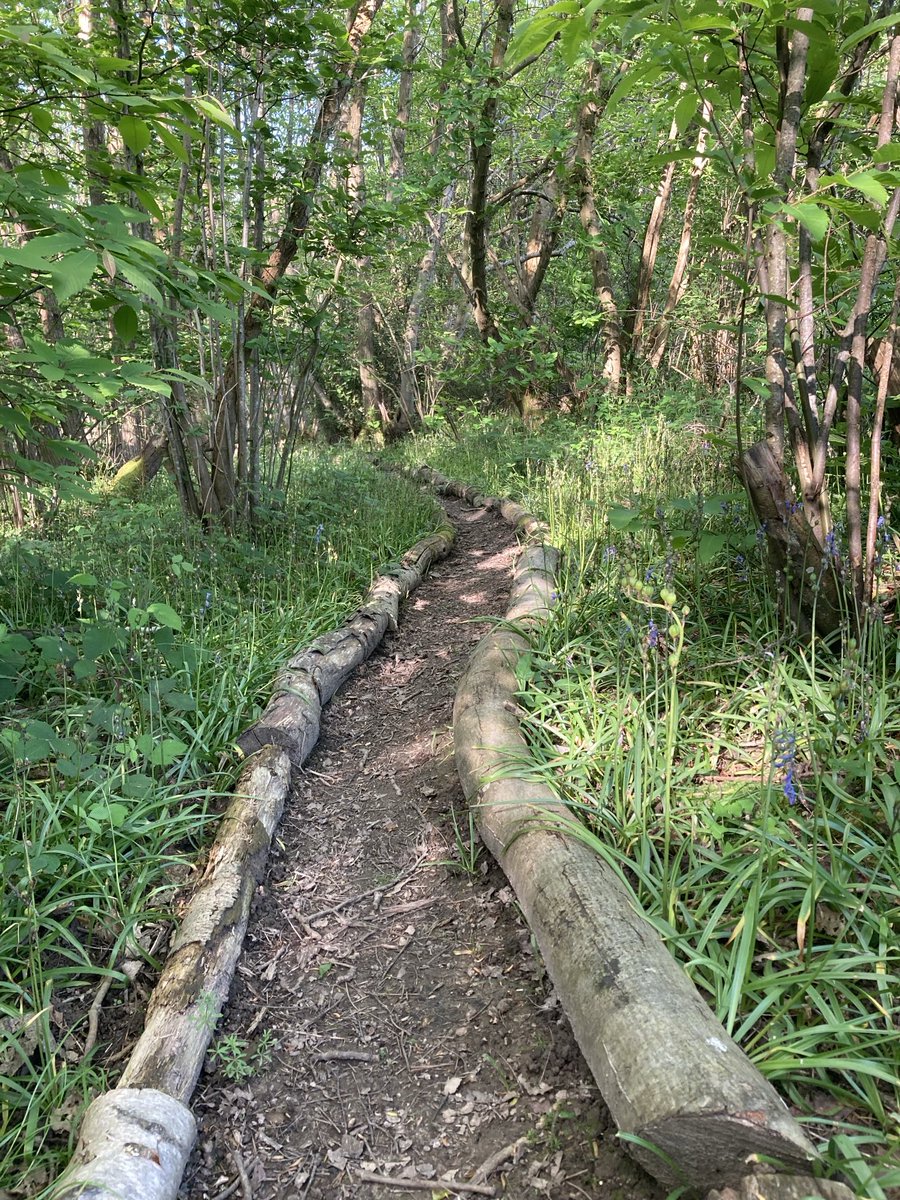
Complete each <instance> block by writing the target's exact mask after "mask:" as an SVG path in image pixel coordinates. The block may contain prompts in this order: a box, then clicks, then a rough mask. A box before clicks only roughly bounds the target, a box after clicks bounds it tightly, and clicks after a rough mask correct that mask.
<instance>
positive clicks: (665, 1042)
mask: <svg viewBox="0 0 900 1200" xmlns="http://www.w3.org/2000/svg"><path fill="white" fill-rule="evenodd" d="M520 519H521V518H520ZM556 565H557V552H556V551H555V550H553V549H552V548H551V547H548V546H546V545H542V544H535V545H532V546H529V547H527V548H526V549H525V551H524V552H523V554H522V556H521V558H520V560H519V565H518V568H517V571H516V576H515V581H514V585H513V591H512V596H511V602H510V608H509V611H508V613H507V619H508V621H509V622H518V623H520V624H523V623H524V624H526V625H527V624H528V623H529V622H534V621H539V620H541V619H542V618H544V617H545V616H546V615H547V613H548V612H549V608H550V599H551V590H552V588H553V585H554V573H555V569H556ZM526 649H527V642H526V640H525V638H524V637H523V636H522V635H521V634H520V633H518V632H516V631H515V630H514V629H513V628H511V627H509V626H508V625H507V626H504V627H499V628H497V629H496V630H494V631H493V632H491V633H489V634H488V635H487V636H486V637H485V638H484V639H483V640H482V641H481V643H480V644H479V646H478V648H477V650H476V651H475V654H474V655H473V657H472V660H471V663H470V665H469V668H468V670H467V672H466V674H465V676H464V677H463V680H462V682H461V684H460V687H459V691H458V692H457V698H456V704H455V708H454V738H455V742H456V763H457V770H458V772H459V775H460V779H461V781H462V784H463V789H464V791H465V793H466V796H467V798H468V800H469V802H470V804H472V805H473V806H474V807H475V812H476V817H477V820H478V825H479V829H480V831H481V835H482V837H483V838H484V841H485V843H486V844H487V846H488V848H489V849H490V850H491V852H492V853H493V854H494V856H495V857H496V858H497V860H498V862H499V863H500V865H501V866H502V867H503V870H504V871H505V873H506V875H507V878H508V879H509V881H510V883H511V884H512V886H513V888H514V890H515V892H516V895H517V897H518V899H519V902H520V904H521V906H522V910H523V912H524V914H525V916H526V918H527V920H528V923H529V925H530V927H531V929H532V930H533V932H534V934H535V936H536V938H537V940H538V944H539V946H540V948H541V952H542V955H543V958H544V962H545V964H546V967H547V970H548V972H549V974H550V976H551V978H552V979H553V982H554V984H555V986H556V989H557V992H558V994H559V996H560V999H561V1000H562V1004H563V1007H564V1009H565V1011H566V1015H567V1016H568V1018H569V1021H570V1024H571V1025H572V1029H573V1031H574V1033H575V1036H576V1038H577V1040H578V1043H579V1045H580V1046H581V1049H582V1052H583V1054H584V1056H585V1059H586V1060H587V1063H588V1065H589V1066H590V1068H591V1070H592V1072H593V1074H594V1077H595V1078H596V1080H597V1083H598V1085H599V1087H600V1090H601V1092H602V1093H603V1097H604V1099H605V1100H606V1103H607V1105H608V1106H609V1109H610V1111H611V1113H612V1114H613V1116H614V1118H615V1120H616V1122H617V1124H618V1126H619V1128H620V1129H621V1130H622V1131H624V1132H628V1133H632V1134H635V1135H636V1136H637V1137H639V1138H640V1139H641V1140H642V1143H644V1144H642V1145H638V1144H636V1143H635V1144H633V1145H632V1146H631V1147H630V1149H631V1151H632V1153H633V1154H634V1156H635V1157H636V1158H637V1159H638V1160H639V1161H640V1162H641V1164H642V1165H643V1166H644V1167H645V1168H646V1169H647V1170H648V1171H650V1172H651V1173H652V1174H653V1175H655V1176H656V1177H657V1178H658V1179H661V1180H662V1181H664V1182H665V1183H673V1184H675V1183H684V1182H687V1183H689V1184H690V1185H692V1186H694V1187H702V1188H704V1189H708V1188H710V1187H714V1186H723V1185H730V1184H735V1185H737V1184H739V1183H740V1181H741V1179H742V1178H743V1177H744V1176H745V1174H746V1172H747V1159H748V1156H750V1155H761V1156H766V1157H767V1158H768V1157H771V1158H774V1159H776V1160H778V1161H779V1162H781V1163H784V1164H786V1165H787V1166H788V1168H791V1167H795V1168H798V1169H801V1170H802V1169H804V1168H808V1165H809V1162H810V1160H811V1159H812V1158H813V1156H814V1151H813V1148H812V1146H811V1145H810V1143H809V1142H808V1141H807V1139H806V1137H805V1136H804V1134H803V1132H802V1130H801V1129H800V1127H799V1126H798V1125H797V1124H796V1122H795V1121H794V1119H793V1118H792V1117H791V1115H790V1113H789V1112H788V1110H787V1108H786V1106H785V1105H784V1103H783V1102H782V1101H781V1099H780V1098H779V1096H778V1095H777V1093H776V1092H775V1090H774V1088H772V1087H771V1086H770V1085H769V1084H768V1083H766V1081H765V1080H764V1079H763V1078H762V1076H761V1075H760V1074H759V1072H758V1071H757V1070H756V1069H755V1067H753V1066H752V1065H751V1063H750V1061H749V1060H748V1059H747V1058H746V1056H745V1055H744V1054H743V1052H742V1051H741V1050H740V1049H739V1048H738V1046H737V1045H736V1044H735V1043H734V1042H733V1041H732V1040H731V1039H730V1038H729V1037H728V1036H727V1034H726V1033H725V1031H724V1029H723V1028H722V1027H721V1025H720V1024H719V1022H718V1021H717V1020H716V1018H715V1017H714V1015H713V1013H712V1012H711V1011H710V1009H709V1008H708V1006H707V1005H706V1003H705V1002H704V1000H703V999H702V998H701V996H700V995H699V994H698V993H697V991H696V990H695V989H694V987H693V986H692V984H691V983H690V982H689V981H688V979H687V977H686V976H685V975H684V974H683V972H682V971H681V969H680V968H679V967H678V965H677V964H676V962H675V960H674V959H673V958H672V957H671V956H670V954H669V952H668V951H667V949H666V948H665V946H664V944H663V943H662V941H661V940H660V938H659V937H658V935H657V934H656V932H655V930H654V929H653V928H652V927H651V926H650V925H649V923H648V922H647V921H646V920H645V918H644V917H643V916H642V915H641V914H640V913H639V912H638V911H637V909H636V906H635V904H634V901H633V899H632V897H631V895H630V894H629V893H628V891H627V890H626V889H625V887H624V886H623V884H622V883H621V882H620V881H619V879H618V877H617V876H616V874H615V873H614V872H613V871H612V870H611V869H610V868H609V867H608V866H607V865H606V864H605V863H604V862H603V861H602V860H601V859H600V858H599V857H598V856H597V855H596V854H595V853H594V852H593V851H592V850H590V849H589V848H588V847H587V846H586V845H584V843H583V842H582V841H580V840H579V836H578V831H579V830H580V828H581V827H580V825H579V824H578V823H577V822H576V821H575V820H574V819H573V818H572V816H571V815H570V814H569V812H568V810H567V809H566V808H565V807H564V806H563V805H562V804H560V803H559V801H558V799H557V797H556V796H555V795H554V794H553V792H552V791H551V790H550V789H549V788H548V787H547V786H545V785H544V784H541V783H538V782H536V781H535V780H534V779H533V778H530V777H529V775H528V769H527V766H525V767H523V766H521V764H522V763H523V761H524V760H525V758H526V755H527V747H526V745H525V742H524V739H523V738H522V735H521V732H520V730H519V724H518V720H517V717H516V706H515V695H516V691H517V688H518V685H517V682H516V676H515V664H516V662H517V660H518V658H519V656H520V654H521V653H522V652H523V651H524V650H526ZM513 763H516V764H520V766H519V767H518V768H517V769H516V770H515V771H514V770H513V769H512V767H511V764H513ZM648 1145H650V1146H653V1147H656V1149H657V1151H658V1153H654V1152H652V1151H651V1150H649V1149H647V1146H648Z"/></svg>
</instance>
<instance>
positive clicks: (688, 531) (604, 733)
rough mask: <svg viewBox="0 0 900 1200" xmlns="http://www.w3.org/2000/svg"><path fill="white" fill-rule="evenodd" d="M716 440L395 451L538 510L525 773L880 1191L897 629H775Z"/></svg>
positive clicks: (891, 1059) (816, 1126)
mask: <svg viewBox="0 0 900 1200" xmlns="http://www.w3.org/2000/svg"><path fill="white" fill-rule="evenodd" d="M730 452H731V447H729V446H728V445H726V444H722V443H720V442H719V441H718V440H717V439H716V438H715V437H714V436H713V435H712V434H711V433H709V432H707V431H704V430H703V429H702V428H700V427H696V426H695V427H689V428H687V429H679V428H677V427H674V426H673V425H672V424H670V423H668V422H667V421H665V420H664V419H662V418H656V419H654V420H653V421H651V422H650V423H649V424H648V423H642V422H641V421H639V420H634V419H631V420H629V419H626V418H624V417H623V416H622V415H621V414H620V413H616V412H613V413H611V414H609V416H608V419H606V418H605V419H604V421H603V422H602V423H601V424H600V427H599V428H594V429H587V428H585V427H584V426H583V425H582V426H578V425H576V424H574V423H567V422H562V421H558V420H556V421H548V422H545V423H544V424H543V425H541V426H539V427H538V428H537V429H535V430H532V431H527V430H524V429H523V428H522V426H521V425H517V424H516V423H515V422H512V421H505V422H498V421H485V422H484V423H483V425H482V427H481V428H480V429H476V431H475V432H474V434H472V435H469V434H467V435H466V437H465V438H464V439H462V440H460V439H457V438H455V437H450V436H449V435H447V434H445V433H440V432H438V433H432V434H429V435H427V436H425V437H420V438H419V439H417V443H416V444H415V445H410V446H408V447H404V448H403V449H402V452H401V453H402V455H403V456H404V457H405V458H406V459H407V461H413V460H415V459H420V460H424V461H427V462H429V463H430V464H431V465H432V466H435V467H437V468H438V469H440V470H441V471H443V472H444V473H445V474H448V475H451V476H454V477H457V478H462V479H464V480H466V482H472V483H475V484H477V485H478V486H480V487H482V488H484V489H485V490H487V491H489V492H493V493H501V494H503V493H506V494H512V495H514V496H515V497H516V498H518V499H520V500H522V501H523V502H524V503H525V504H526V505H527V506H528V507H530V508H531V509H532V511H534V512H535V513H536V514H538V515H540V516H543V517H544V518H545V519H546V520H547V521H548V522H549V524H550V529H551V535H550V536H551V540H553V541H554V542H555V543H556V544H557V545H559V546H561V547H562V548H563V549H564V550H565V551H566V552H567V555H566V558H565V563H566V566H565V569H564V570H563V572H562V576H561V578H560V582H559V585H558V595H557V597H556V604H555V607H554V610H553V613H552V616H551V618H550V619H549V621H548V622H547V623H546V625H545V626H544V628H543V629H542V630H540V631H539V632H537V633H535V634H532V635H530V636H531V647H532V648H531V652H530V653H529V654H528V655H526V656H525V658H524V659H523V660H522V662H521V663H520V667H519V683H520V688H521V700H522V704H523V708H524V710H525V713H526V716H525V732H526V735H527V737H528V738H529V741H530V745H531V747H532V751H533V756H534V761H535V767H534V769H535V771H536V772H537V773H538V775H539V776H540V777H542V778H543V779H544V780H545V782H547V783H549V784H550V785H551V786H552V787H553V788H555V789H556V790H557V792H558V794H560V795H561V796H562V797H563V798H564V799H565V800H566V801H567V802H568V803H569V805H570V806H572V808H573V809H574V810H576V811H577V812H578V813H579V815H580V816H581V818H582V822H583V825H584V830H585V833H584V837H585V838H586V839H587V840H588V841H589V843H590V844H591V845H592V846H593V847H594V849H595V850H596V852H597V853H598V854H600V855H602V856H603V857H604V859H606V861H607V862H608V863H609V864H610V865H611V866H612V867H613V869H614V870H616V871H617V873H618V874H619V876H620V877H621V878H622V879H623V881H624V882H625V883H626V884H627V886H628V887H629V888H630V889H631V891H632V892H633V894H634V895H635V897H636V899H637V900H638V902H639V903H640V904H641V905H642V907H643V909H644V911H645V912H646V913H647V915H648V916H649V918H650V920H651V921H652V922H653V924H654V925H655V926H656V928H657V929H658V930H659V932H660V934H661V935H662V937H663V938H664V940H665V941H666V942H667V944H668V945H669V947H670V949H671V950H672V952H673V954H675V956H676V957H677V958H678V959H679V961H680V962H681V963H682V965H683V966H684V968H685V970H686V971H687V972H688V974H689V975H690V977H691V978H692V979H693V981H694V982H695V984H696V985H697V986H698V988H699V989H700V990H701V992H702V993H703V994H704V995H705V996H706V997H707V999H708V1001H709V1003H710V1004H711V1005H712V1007H713V1008H714V1009H715V1011H716V1012H717V1014H718V1016H719V1017H720V1019H721V1020H722V1021H723V1023H724V1025H725V1027H726V1028H727V1029H728V1031H729V1032H730V1033H731V1034H732V1036H733V1037H735V1039H736V1040H737V1041H738V1042H739V1043H740V1044H741V1045H742V1046H743V1047H744V1049H745V1050H746V1052H747V1053H748V1055H749V1056H750V1057H751V1059H752V1060H753V1061H754V1062H755V1063H756V1064H757V1066H758V1067H759V1068H760V1070H761V1071H762V1072H763V1073H764V1074H765V1075H767V1076H768V1077H769V1078H770V1079H771V1080H773V1081H774V1082H775V1083H776V1084H777V1085H778V1087H779V1088H780V1090H781V1091H782V1094H783V1095H785V1097H786V1098H787V1099H788V1101H789V1102H790V1103H791V1105H792V1106H793V1107H794V1109H795V1111H796V1112H797V1113H798V1115H799V1116H800V1118H801V1120H802V1121H803V1122H804V1124H805V1125H806V1127H807V1129H808V1131H809V1133H810V1134H811V1136H813V1137H814V1139H816V1140H817V1142H818V1143H819V1144H820V1146H821V1148H822V1150H823V1153H824V1155H825V1159H826V1162H828V1163H830V1164H831V1167H832V1169H833V1170H834V1171H835V1172H837V1173H840V1174H843V1176H844V1177H845V1178H847V1179H848V1181H849V1182H850V1183H851V1184H852V1185H853V1186H854V1187H855V1189H856V1190H857V1191H858V1192H859V1193H860V1194H862V1195H865V1196H869V1197H872V1198H874V1200H880V1198H881V1197H882V1196H883V1195H884V1190H885V1189H887V1188H896V1187H898V1186H900V1164H898V1150H900V1086H898V1078H900V1030H898V1019H900V986H898V985H900V938H898V934H900V899H898V897H900V753H898V752H900V693H898V688H897V683H898V679H900V650H898V643H897V638H896V632H895V628H894V627H893V626H891V625H887V624H885V623H884V622H882V621H880V620H872V621H870V622H869V623H868V624H867V625H866V626H865V628H864V631H863V633H862V634H861V635H860V637H859V638H858V639H852V638H848V639H845V640H844V642H843V644H840V645H834V646H831V647H830V648H829V647H825V646H823V645H822V644H821V643H818V644H816V643H814V644H812V645H810V644H809V642H804V641H803V640H799V639H797V638H796V637H794V636H793V635H792V634H791V633H790V632H789V631H786V629H785V627H784V624H783V622H781V621H780V619H779V611H780V603H779V601H780V597H779V595H778V593H777V589H776V588H774V587H773V585H772V584H771V583H770V581H769V577H768V572H767V568H766V562H765V549H764V537H762V536H761V531H758V530H757V529H756V528H755V522H754V521H753V519H752V517H751V515H750V513H749V511H748V508H747V505H746V502H745V500H744V497H743V494H742V492H741V491H740V490H739V485H738V484H737V481H736V479H735V478H734V476H733V474H732V472H731V470H730V468H729V466H728V461H729V457H730ZM884 541H885V544H884V545H883V547H882V551H883V554H884V560H883V561H882V563H881V569H882V572H883V573H884V574H885V576H886V577H892V572H893V571H894V569H895V568H894V563H893V559H892V552H891V547H890V543H889V542H888V533H887V531H885V534H884Z"/></svg>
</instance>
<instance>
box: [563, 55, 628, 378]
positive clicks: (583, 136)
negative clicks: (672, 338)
mask: <svg viewBox="0 0 900 1200" xmlns="http://www.w3.org/2000/svg"><path fill="white" fill-rule="evenodd" d="M607 99H608V91H607V89H606V88H605V87H604V86H603V84H602V82H601V74H600V65H599V63H598V62H597V61H596V59H591V61H590V63H589V64H588V68H587V79H586V81H585V99H584V101H583V103H582V105H581V108H580V109H579V112H578V126H577V132H576V137H575V147H574V151H573V156H572V167H571V178H572V183H573V186H574V188H575V191H576V193H577V196H578V215H579V217H580V219H581V227H582V229H583V230H584V232H585V235H586V236H587V239H588V256H589V258H590V263H591V275H592V277H593V282H594V295H595V296H596V298H597V302H598V304H599V306H600V309H601V311H602V313H603V316H604V318H605V319H604V325H603V342H604V348H603V378H604V379H605V380H606V382H607V384H608V386H609V388H610V390H611V391H612V392H613V393H616V392H618V391H619V390H620V388H621V386H622V382H623V375H622V370H623V365H624V332H623V329H622V318H621V316H620V314H619V308H618V305H617V304H616V298H615V295H614V293H613V285H612V275H611V273H610V269H609V259H608V258H607V255H606V251H605V249H604V248H603V231H602V229H601V227H600V218H599V216H598V214H597V204H596V200H595V197H594V181H593V176H592V164H593V147H594V134H595V131H596V128H597V121H598V120H599V118H600V116H601V114H602V112H603V109H604V108H605V107H606V101H607Z"/></svg>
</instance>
